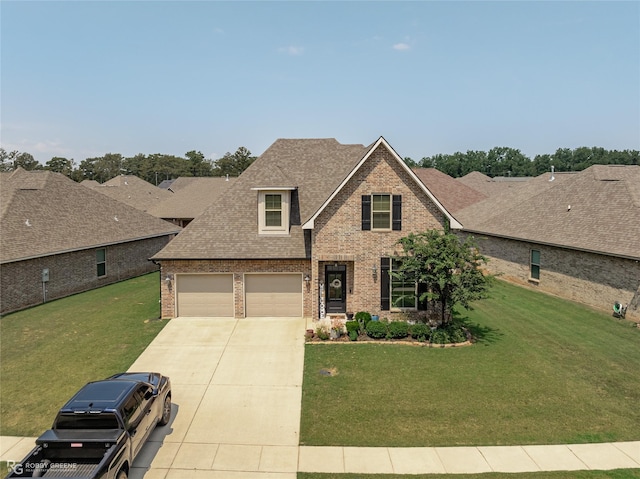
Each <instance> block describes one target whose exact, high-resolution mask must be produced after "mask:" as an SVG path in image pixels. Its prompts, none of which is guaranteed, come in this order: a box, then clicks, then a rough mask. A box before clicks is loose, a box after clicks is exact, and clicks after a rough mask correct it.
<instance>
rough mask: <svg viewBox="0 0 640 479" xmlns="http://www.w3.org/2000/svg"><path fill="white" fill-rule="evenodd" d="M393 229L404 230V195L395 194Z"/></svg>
mask: <svg viewBox="0 0 640 479" xmlns="http://www.w3.org/2000/svg"><path fill="white" fill-rule="evenodd" d="M391 224H392V227H391V229H392V230H393V231H400V230H402V195H393V221H392V223H391Z"/></svg>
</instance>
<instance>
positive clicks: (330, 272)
mask: <svg viewBox="0 0 640 479" xmlns="http://www.w3.org/2000/svg"><path fill="white" fill-rule="evenodd" d="M324 284H325V291H326V305H327V306H326V308H327V313H329V314H331V313H344V312H346V311H347V267H346V266H345V265H327V266H326V268H325V272H324Z"/></svg>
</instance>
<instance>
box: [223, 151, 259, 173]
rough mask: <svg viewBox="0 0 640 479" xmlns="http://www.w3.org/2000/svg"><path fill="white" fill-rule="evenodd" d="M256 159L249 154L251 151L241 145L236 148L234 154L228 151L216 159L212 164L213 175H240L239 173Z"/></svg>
mask: <svg viewBox="0 0 640 479" xmlns="http://www.w3.org/2000/svg"><path fill="white" fill-rule="evenodd" d="M255 159H256V157H255V156H251V152H250V151H249V150H247V149H246V148H245V147H244V146H241V147H240V148H238V149H237V150H236V152H235V153H234V154H231V153H229V152H227V153H225V155H224V156H223V157H222V158H220V159H219V160H216V161H215V162H214V166H213V175H214V176H226V175H229V176H240V174H241V173H242V172H243V171H244V170H246V169H247V168H249V165H251V163H253V161H254V160H255Z"/></svg>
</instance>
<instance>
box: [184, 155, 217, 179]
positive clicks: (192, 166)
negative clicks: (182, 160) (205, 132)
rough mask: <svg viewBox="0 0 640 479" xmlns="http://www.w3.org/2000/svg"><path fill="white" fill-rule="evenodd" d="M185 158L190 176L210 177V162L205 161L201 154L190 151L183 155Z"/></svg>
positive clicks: (211, 169)
mask: <svg viewBox="0 0 640 479" xmlns="http://www.w3.org/2000/svg"><path fill="white" fill-rule="evenodd" d="M185 156H186V157H187V160H188V164H189V170H190V172H191V175H192V176H212V173H213V167H212V166H211V161H209V160H206V159H205V158H204V155H203V154H202V152H200V151H195V150H192V151H188V152H187V153H185Z"/></svg>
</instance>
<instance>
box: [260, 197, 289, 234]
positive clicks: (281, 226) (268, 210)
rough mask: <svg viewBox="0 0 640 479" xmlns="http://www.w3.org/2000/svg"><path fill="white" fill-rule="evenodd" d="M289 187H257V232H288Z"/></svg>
mask: <svg viewBox="0 0 640 479" xmlns="http://www.w3.org/2000/svg"><path fill="white" fill-rule="evenodd" d="M290 205H291V189H290V188H288V189H264V190H263V189H258V233H259V234H289V210H290Z"/></svg>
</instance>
